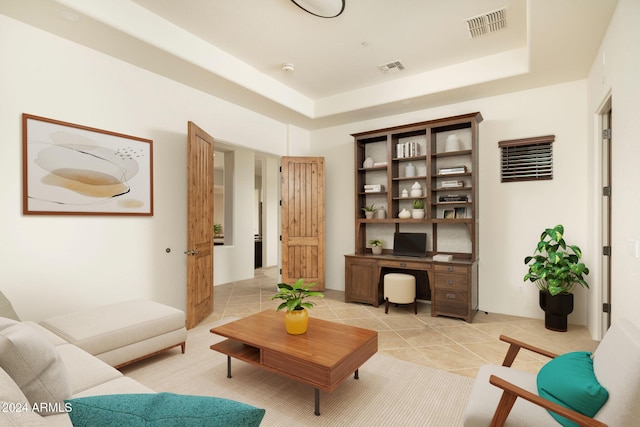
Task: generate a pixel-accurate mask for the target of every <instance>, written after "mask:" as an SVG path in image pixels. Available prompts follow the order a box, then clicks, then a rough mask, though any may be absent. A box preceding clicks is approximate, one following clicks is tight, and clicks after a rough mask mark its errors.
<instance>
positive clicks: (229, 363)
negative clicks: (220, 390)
mask: <svg viewBox="0 0 640 427" xmlns="http://www.w3.org/2000/svg"><path fill="white" fill-rule="evenodd" d="M227 378H231V356H227Z"/></svg>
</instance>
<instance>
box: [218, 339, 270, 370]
mask: <svg viewBox="0 0 640 427" xmlns="http://www.w3.org/2000/svg"><path fill="white" fill-rule="evenodd" d="M209 348H211V350H215V351H217V352H220V353H222V354H226V355H227V356H231V357H234V358H236V359H238V360H242V361H244V362H247V363H251V364H253V365H261V363H260V362H261V361H260V349H259V348H257V347H253V346H250V345H248V344H245V343H241V342H240V341H236V340H232V339H227V340H224V341H221V342H219V343H216V344H213V345H212V346H211V347H209Z"/></svg>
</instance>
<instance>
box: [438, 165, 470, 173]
mask: <svg viewBox="0 0 640 427" xmlns="http://www.w3.org/2000/svg"><path fill="white" fill-rule="evenodd" d="M466 171H467V167H466V166H451V167H448V168H440V169H438V174H440V175H448V174H454V173H465V172H466Z"/></svg>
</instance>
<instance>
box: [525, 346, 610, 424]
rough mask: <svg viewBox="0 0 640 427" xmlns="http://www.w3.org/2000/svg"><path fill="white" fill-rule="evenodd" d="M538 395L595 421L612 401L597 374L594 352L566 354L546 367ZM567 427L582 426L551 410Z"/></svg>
mask: <svg viewBox="0 0 640 427" xmlns="http://www.w3.org/2000/svg"><path fill="white" fill-rule="evenodd" d="M537 386H538V394H539V395H540V396H541V397H544V398H545V399H548V400H551V401H552V402H555V403H557V404H559V405H562V406H564V407H565V408H569V409H572V410H574V411H576V412H580V413H581V414H583V415H586V416H588V417H591V418H593V417H594V415H596V413H597V412H598V411H599V410H600V408H601V407H602V406H603V405H604V404H605V402H606V401H607V399H608V398H609V392H607V390H606V389H605V388H604V387H602V386H601V385H600V383H599V382H598V379H597V378H596V375H595V373H594V371H593V359H591V353H588V352H584V351H578V352H573V353H567V354H563V355H561V356H558V357H556V358H554V359H552V360H550V361H549V362H547V364H545V365H544V366H543V367H542V369H540V372H538V378H537ZM549 413H550V414H551V416H552V417H553V418H555V419H556V421H558V422H559V423H560V424H562V425H563V426H565V427H569V426H571V427H574V426H576V427H577V426H578V424H576V423H574V422H572V421H569V420H568V419H566V418H564V417H561V416H560V415H558V414H556V413H554V412H551V411H549Z"/></svg>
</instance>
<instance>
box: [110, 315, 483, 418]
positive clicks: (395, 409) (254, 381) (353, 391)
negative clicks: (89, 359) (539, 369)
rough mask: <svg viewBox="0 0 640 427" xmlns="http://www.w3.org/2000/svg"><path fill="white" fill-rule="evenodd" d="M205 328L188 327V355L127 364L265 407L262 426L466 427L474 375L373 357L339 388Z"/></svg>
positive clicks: (155, 381)
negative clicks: (219, 347) (280, 369)
mask: <svg viewBox="0 0 640 427" xmlns="http://www.w3.org/2000/svg"><path fill="white" fill-rule="evenodd" d="M213 326H214V325H208V326H207V327H206V328H196V329H193V330H191V331H189V337H188V339H187V352H186V354H184V355H183V354H180V353H179V351H177V352H174V351H170V352H165V353H164V354H160V355H158V356H157V357H154V358H151V359H149V360H147V361H143V362H140V363H137V364H135V365H132V366H130V367H127V368H125V369H123V373H124V374H125V375H128V376H130V377H132V378H134V379H136V380H137V381H139V382H141V383H143V384H145V385H146V386H148V387H150V388H152V389H153V390H155V391H167V392H173V393H183V394H196V395H204V396H216V397H223V398H226V399H233V400H238V401H241V402H244V403H248V404H250V405H254V406H257V407H260V408H264V409H266V414H265V417H264V419H263V422H262V424H261V425H262V426H296V427H299V426H434V427H435V426H438V427H443V426H461V425H462V416H463V411H464V407H465V405H466V402H467V399H468V396H469V391H470V389H471V383H472V379H471V378H468V377H464V376H460V375H455V374H451V373H449V372H445V371H441V370H438V369H433V368H428V367H424V366H419V365H416V364H412V363H409V362H404V361H401V360H399V359H395V358H392V357H388V356H384V355H381V354H376V355H374V356H373V357H372V358H371V359H369V360H368V361H367V362H366V363H365V364H364V365H363V366H362V367H361V368H360V370H359V379H357V380H356V379H354V378H353V377H351V378H348V379H347V380H346V381H345V382H344V383H342V384H341V385H340V386H339V387H338V388H337V389H336V390H335V391H334V392H333V393H325V392H322V391H321V392H320V413H321V415H320V416H316V415H314V390H313V387H311V386H309V385H305V384H300V383H297V382H295V381H293V380H290V379H288V378H284V377H281V376H279V375H276V374H273V373H271V372H267V371H264V370H262V369H259V368H257V367H255V366H252V365H250V364H247V363H244V362H241V361H238V360H234V359H232V378H227V357H226V356H225V355H223V354H220V353H217V352H214V351H212V350H210V349H209V346H210V345H211V344H213V343H215V342H218V341H220V340H221V339H222V338H221V337H218V336H216V335H213V334H211V333H209V328H211V327H213Z"/></svg>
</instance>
